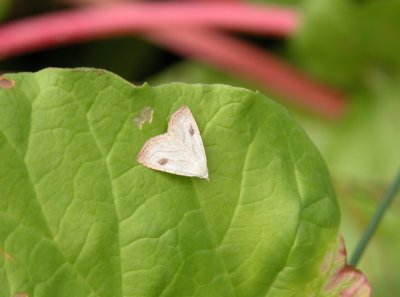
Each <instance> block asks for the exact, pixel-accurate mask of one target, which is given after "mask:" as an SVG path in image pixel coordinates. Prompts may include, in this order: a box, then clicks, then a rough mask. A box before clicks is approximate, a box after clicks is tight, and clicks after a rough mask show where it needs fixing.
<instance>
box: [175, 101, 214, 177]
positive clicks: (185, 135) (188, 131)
mask: <svg viewBox="0 0 400 297" xmlns="http://www.w3.org/2000/svg"><path fill="white" fill-rule="evenodd" d="M168 134H169V135H171V136H174V137H175V138H176V139H177V140H179V141H181V142H182V144H183V145H184V146H185V147H186V148H187V150H188V151H190V152H191V153H192V154H193V157H194V159H195V161H196V162H198V163H199V164H200V165H201V166H202V167H204V168H205V169H207V158H206V153H205V150H204V145H203V140H202V138H201V135H200V131H199V128H198V127H197V123H196V120H195V119H194V117H193V115H192V112H191V111H190V109H189V107H187V106H182V107H181V108H180V109H178V110H177V111H176V112H174V113H173V114H172V116H171V119H170V120H169V123H168Z"/></svg>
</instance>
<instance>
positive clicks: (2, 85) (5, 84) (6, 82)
mask: <svg viewBox="0 0 400 297" xmlns="http://www.w3.org/2000/svg"><path fill="white" fill-rule="evenodd" d="M14 86H15V81H13V80H12V79H8V78H5V77H2V76H0V89H11V88H13V87H14Z"/></svg>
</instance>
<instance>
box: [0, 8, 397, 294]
mask: <svg viewBox="0 0 400 297" xmlns="http://www.w3.org/2000/svg"><path fill="white" fill-rule="evenodd" d="M83 2H85V5H93V4H94V3H95V2H96V1H94V0H93V1H72V0H71V1H68V0H58V1H50V0H46V1H45V0H41V1H35V2H32V1H22V0H19V1H4V0H3V1H2V2H0V18H1V17H3V21H4V22H9V21H11V20H13V19H23V18H24V17H28V16H32V15H40V14H41V13H48V12H51V11H59V10H65V9H72V8H76V7H77V6H80V5H83ZM254 2H257V3H258V4H270V3H274V4H280V5H287V6H289V7H294V8H296V9H298V11H299V13H300V15H301V18H302V25H301V26H300V28H299V29H298V30H297V31H296V32H295V33H293V34H290V35H289V36H286V37H284V38H282V37H279V36H267V37H259V36H257V37H255V36H253V35H252V34H244V33H240V35H237V37H238V38H240V39H241V40H244V41H246V42H247V43H250V44H253V45H256V46H257V47H258V48H260V49H262V50H263V51H265V52H267V51H268V52H270V53H273V54H274V55H275V56H276V57H279V58H280V59H282V60H284V61H285V63H288V64H289V65H290V66H291V67H293V68H295V69H298V70H300V71H301V72H302V73H305V74H307V75H308V76H309V77H311V78H312V79H313V80H315V81H318V82H322V83H324V84H325V85H327V86H329V87H332V88H335V89H337V90H339V91H341V92H343V93H344V94H345V95H346V110H345V112H344V114H343V115H342V116H340V117H337V118H336V119H327V118H325V117H321V116H318V115H315V114H313V113H312V112H310V111H309V110H307V109H304V108H299V107H298V106H295V105H293V104H290V103H285V104H286V107H287V108H289V109H290V110H291V111H292V113H293V114H294V115H295V117H296V118H297V119H298V120H299V121H300V122H301V124H302V126H303V127H304V128H305V129H306V131H307V133H308V134H309V135H310V136H311V138H312V140H313V141H314V143H315V144H316V145H317V147H318V148H319V150H320V151H321V153H322V155H323V157H324V159H325V160H326V162H327V163H328V167H329V169H330V171H331V174H332V176H333V179H334V182H335V187H336V190H337V193H338V198H339V200H340V206H341V209H342V213H343V220H342V226H341V232H342V233H343V234H344V237H345V240H346V242H347V247H348V249H349V252H351V251H352V250H353V248H354V245H355V243H356V242H357V240H358V239H359V237H360V234H361V232H362V230H363V229H364V227H365V224H366V222H367V221H368V219H369V217H370V216H371V214H372V213H373V211H374V209H375V208H376V205H377V203H378V202H379V200H380V198H381V197H382V195H383V191H384V189H385V188H386V187H387V185H388V183H389V182H390V180H391V179H392V177H393V176H394V175H395V173H396V171H397V170H398V167H399V164H400V154H399V153H398V151H399V147H400V137H398V131H400V119H399V114H400V100H399V99H398V98H399V95H400V89H399V78H400V73H399V72H400V58H399V57H400V56H399V55H398V53H399V52H400V41H399V39H398V36H400V24H399V22H400V6H399V4H398V1H394V0H382V1H373V0H366V1H356V0H352V1H345V0H326V1H319V0H304V1H295V0H292V1H289V0H287V1H262V0H260V1H254ZM227 50H229V49H227ZM231 50H233V49H231ZM242 58H243V59H244V60H246V59H249V58H250V57H246V56H244V57H242ZM48 66H58V67H76V66H91V67H99V68H105V69H108V70H110V71H112V72H115V73H117V74H119V75H121V76H122V77H124V78H126V79H128V80H130V81H132V82H137V83H142V82H143V81H149V82H151V83H152V84H158V83H161V82H171V81H184V82H196V83H198V82H207V83H229V84H234V85H238V86H246V87H250V88H252V89H263V91H266V90H265V88H264V86H260V84H259V83H258V82H256V81H252V80H251V79H250V80H243V79H242V78H241V76H240V75H239V74H238V73H235V72H232V71H227V70H221V68H220V67H219V66H218V65H215V64H213V62H212V61H211V62H210V61H207V59H206V58H204V59H194V58H185V57H183V56H181V54H180V53H178V52H173V51H171V50H168V49H166V48H163V47H161V46H157V45H155V44H154V43H152V42H150V41H149V39H148V38H146V37H145V36H138V35H136V36H133V37H127V36H122V37H117V36H112V37H109V38H103V39H100V40H94V41H88V42H80V43H75V44H68V45H65V46H62V47H56V48H47V49H43V50H41V51H37V52H29V53H26V54H24V55H21V56H15V57H10V58H6V59H2V61H0V70H1V71H2V72H10V71H36V70H39V69H41V68H44V67H48ZM269 95H270V96H271V97H272V98H275V99H276V100H281V98H280V96H277V95H276V94H275V93H273V92H271V93H270V94H269ZM283 102H286V101H283ZM399 213H400V204H399V203H398V202H395V203H394V205H392V207H391V209H390V210H389V211H388V213H387V216H386V217H385V219H384V221H383V223H382V225H381V227H380V229H379V230H378V232H377V234H376V236H375V238H374V241H373V242H372V243H371V245H370V247H369V248H368V250H367V251H366V254H365V255H364V258H363V259H362V261H361V263H360V269H362V270H363V271H364V272H365V273H366V275H367V277H368V279H369V280H370V281H371V283H372V287H373V296H397V295H400V285H399V282H398V280H397V279H398V277H397V276H398V275H399V273H400V271H399V267H398V265H395V264H396V263H399V261H400V259H399V255H398V252H396V251H398V250H399V249H400V239H399V236H398V235H397V234H396V230H397V229H398V227H399V224H400V221H399V219H398V218H399Z"/></svg>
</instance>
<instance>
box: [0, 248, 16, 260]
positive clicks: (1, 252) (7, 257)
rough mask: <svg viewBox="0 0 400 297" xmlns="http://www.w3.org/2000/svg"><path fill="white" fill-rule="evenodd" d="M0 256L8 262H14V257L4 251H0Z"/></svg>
mask: <svg viewBox="0 0 400 297" xmlns="http://www.w3.org/2000/svg"><path fill="white" fill-rule="evenodd" d="M0 255H1V256H3V257H4V259H6V260H7V261H13V260H14V257H13V256H11V255H10V254H9V253H6V252H5V251H4V250H2V249H0Z"/></svg>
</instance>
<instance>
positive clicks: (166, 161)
mask: <svg viewBox="0 0 400 297" xmlns="http://www.w3.org/2000/svg"><path fill="white" fill-rule="evenodd" d="M157 163H158V164H160V165H165V164H167V163H168V159H165V158H162V159H160V160H158V161H157Z"/></svg>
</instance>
